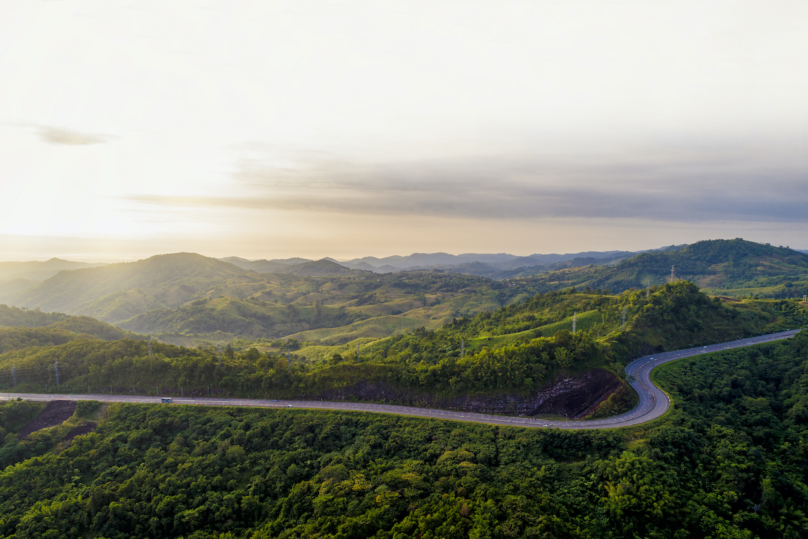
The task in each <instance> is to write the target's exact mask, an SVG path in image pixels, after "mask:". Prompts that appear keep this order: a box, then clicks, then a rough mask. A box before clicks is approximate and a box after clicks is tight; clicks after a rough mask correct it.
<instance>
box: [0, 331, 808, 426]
mask: <svg viewBox="0 0 808 539" xmlns="http://www.w3.org/2000/svg"><path fill="white" fill-rule="evenodd" d="M799 331H800V330H799V329H795V330H790V331H782V332H780V333H772V334H770V335H762V336H760V337H751V338H748V339H741V340H737V341H730V342H725V343H719V344H713V345H709V346H700V347H696V348H688V349H686V350H676V351H672V352H664V353H661V354H653V355H650V356H645V357H641V358H639V359H636V360H634V361H632V362H631V363H629V364H628V366H627V367H626V375H627V376H628V379H629V383H630V384H631V387H633V388H634V389H635V390H636V391H637V394H638V395H639V397H640V402H639V404H638V405H637V406H636V407H635V408H634V409H633V410H631V411H630V412H626V413H624V414H621V415H617V416H614V417H610V418H607V419H596V420H592V421H551V420H545V419H534V418H530V417H508V416H501V415H489V414H478V413H472V412H454V411H451V410H435V409H430V408H416V407H413V406H395V405H387V404H367V403H359V402H325V401H296V400H261V399H223V398H197V397H172V401H173V404H172V406H173V405H199V406H241V407H249V408H292V409H295V408H302V409H319V410H345V411H356V412H375V413H384V414H397V415H406V416H414V417H425V418H435V419H450V420H454V421H468V422H474V423H487V424H493V425H507V426H514V427H531V428H558V429H565V430H588V429H608V428H615V427H628V426H633V425H640V424H643V423H647V422H649V421H652V420H654V419H657V418H658V417H661V416H662V415H663V414H664V413H665V412H667V411H668V409H669V408H670V399H669V397H668V396H667V395H666V394H665V392H664V391H662V390H661V389H660V388H659V387H657V386H656V385H654V383H653V382H651V377H650V376H651V371H652V370H653V369H654V368H655V367H657V366H658V365H662V364H663V363H668V362H670V361H675V360H677V359H682V358H686V357H693V356H698V355H702V354H709V353H712V352H722V351H725V350H732V349H734V348H743V347H746V346H754V345H757V344H765V343H769V342H773V341H780V340H783V339H789V338H791V337H793V336H794V335H796V334H797V333H798V332H799ZM0 398H5V399H16V398H23V399H26V400H32V401H53V400H96V401H100V402H128V403H137V404H155V403H157V404H159V403H160V402H161V397H138V396H132V395H102V394H85V395H65V394H48V395H46V394H41V393H0ZM163 398H165V397H163Z"/></svg>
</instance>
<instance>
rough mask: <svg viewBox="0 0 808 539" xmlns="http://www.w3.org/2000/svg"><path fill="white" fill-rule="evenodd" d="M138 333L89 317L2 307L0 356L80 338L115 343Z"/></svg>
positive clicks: (0, 313)
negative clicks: (5, 353)
mask: <svg viewBox="0 0 808 539" xmlns="http://www.w3.org/2000/svg"><path fill="white" fill-rule="evenodd" d="M127 337H128V338H134V337H136V335H135V334H133V333H130V332H128V331H124V330H122V329H121V328H117V327H115V326H111V325H109V324H105V323H104V322H99V321H98V320H95V319H94V318H90V317H88V316H69V315H66V314H62V313H43V312H40V311H30V310H27V309H18V308H16V307H8V306H6V305H0V353H3V352H8V351H11V350H21V349H24V348H29V347H38V346H55V345H60V344H65V343H68V342H70V341H72V340H75V339H78V338H92V339H102V340H105V341H113V340H119V339H124V338H127Z"/></svg>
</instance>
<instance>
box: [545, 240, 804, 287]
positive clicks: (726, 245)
mask: <svg viewBox="0 0 808 539" xmlns="http://www.w3.org/2000/svg"><path fill="white" fill-rule="evenodd" d="M672 267H673V268H674V269H675V275H676V278H677V279H682V280H688V281H692V282H694V283H696V284H697V285H698V286H699V287H700V288H701V289H703V290H704V291H706V292H708V293H711V294H717V295H729V296H736V297H738V296H755V295H757V296H760V297H771V298H787V297H802V295H803V294H806V293H808V255H806V254H805V253H801V252H799V251H795V250H793V249H789V248H787V247H774V246H770V245H764V244H760V243H754V242H751V241H744V240H742V239H735V240H710V241H700V242H698V243H694V244H692V245H687V246H685V247H684V248H682V249H678V250H673V251H668V252H654V253H643V254H640V255H637V256H635V257H633V258H630V259H628V260H624V261H622V262H621V263H619V264H617V265H616V266H614V267H597V266H587V267H583V268H571V269H568V270H563V271H556V272H552V273H548V274H543V275H536V276H534V277H532V278H531V279H534V280H537V281H539V282H540V283H542V284H543V285H544V286H546V287H547V288H548V289H557V288H565V287H570V286H577V287H589V288H592V289H608V290H613V291H616V292H621V291H623V290H629V289H631V288H645V287H646V286H653V285H659V284H664V283H666V282H669V281H670V275H671V268H672Z"/></svg>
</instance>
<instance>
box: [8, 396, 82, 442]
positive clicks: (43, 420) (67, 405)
mask: <svg viewBox="0 0 808 539" xmlns="http://www.w3.org/2000/svg"><path fill="white" fill-rule="evenodd" d="M75 411H76V402H75V401H50V402H49V403H48V405H47V406H46V407H45V409H44V410H42V412H40V414H39V415H38V416H36V417H35V418H33V419H32V420H31V421H29V422H28V424H27V425H25V426H24V427H23V428H22V429H21V430H20V432H19V433H17V438H18V439H19V440H24V439H26V438H27V437H28V436H30V435H31V434H32V433H34V432H36V431H38V430H40V429H45V428H48V427H55V426H56V425H61V424H62V423H64V422H65V421H67V420H68V419H70V418H71V417H72V416H73V412H75Z"/></svg>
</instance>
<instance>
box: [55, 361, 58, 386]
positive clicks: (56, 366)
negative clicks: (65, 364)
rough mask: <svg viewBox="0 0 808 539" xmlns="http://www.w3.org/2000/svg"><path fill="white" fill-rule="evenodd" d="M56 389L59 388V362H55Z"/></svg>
mask: <svg viewBox="0 0 808 539" xmlns="http://www.w3.org/2000/svg"><path fill="white" fill-rule="evenodd" d="M55 368H56V387H59V360H58V359H57V360H56V365H55Z"/></svg>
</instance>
